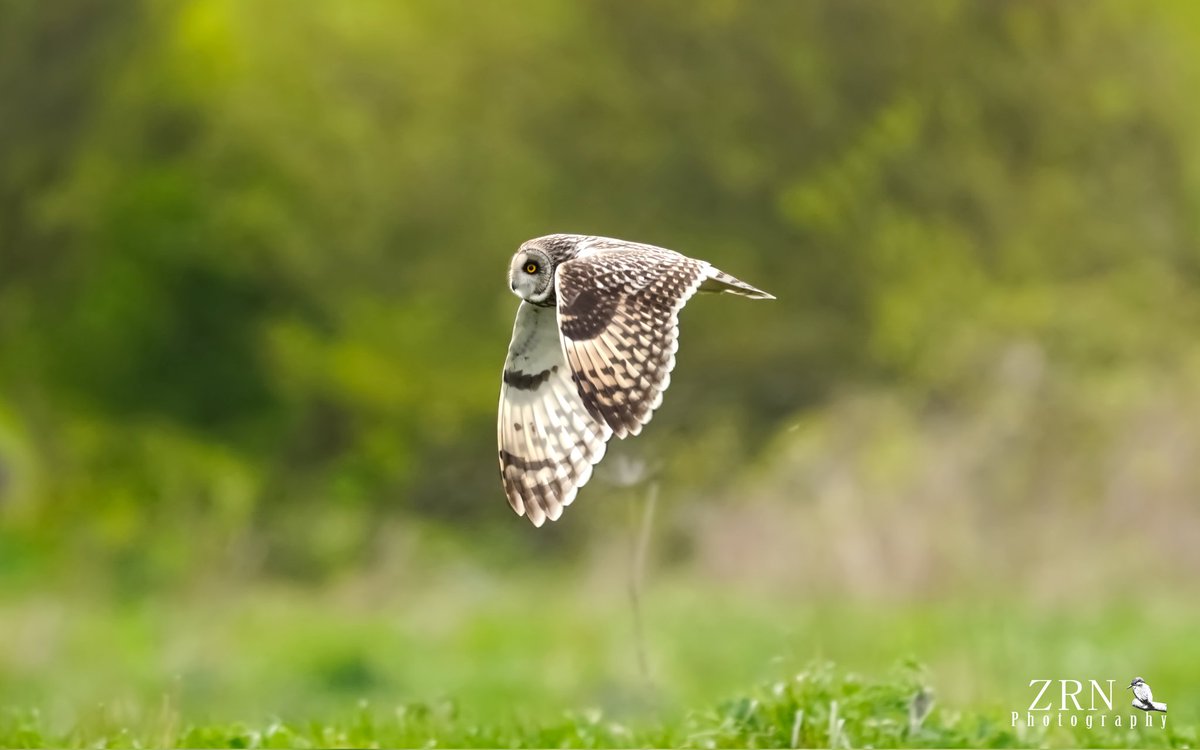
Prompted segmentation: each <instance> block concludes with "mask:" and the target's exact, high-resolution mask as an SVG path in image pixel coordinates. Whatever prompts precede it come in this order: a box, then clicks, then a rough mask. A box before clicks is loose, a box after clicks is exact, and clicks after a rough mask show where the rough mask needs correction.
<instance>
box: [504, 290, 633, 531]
mask: <svg viewBox="0 0 1200 750" xmlns="http://www.w3.org/2000/svg"><path fill="white" fill-rule="evenodd" d="M496 433H497V440H498V442H499V456H500V478H501V481H502V482H503V483H504V493H505V494H506V495H508V502H509V504H510V505H512V508H513V510H515V511H516V512H517V513H518V514H519V515H524V516H526V517H528V518H529V520H530V521H532V522H533V525H534V526H541V525H542V524H543V523H545V521H546V519H547V518H549V519H550V520H551V521H554V520H557V519H558V517H559V516H560V515H561V514H562V511H563V508H564V507H565V506H567V505H570V503H571V501H572V500H574V499H575V494H576V492H578V490H579V488H580V487H582V486H583V485H584V484H586V483H587V481H588V479H590V478H591V476H592V467H593V465H594V464H596V463H597V462H598V461H599V460H600V459H601V458H603V457H604V450H605V448H606V444H607V441H608V439H609V437H611V436H612V430H610V429H609V428H608V426H607V425H605V424H604V423H603V422H600V421H597V420H595V419H593V418H592V416H591V414H589V413H588V410H587V408H586V407H585V406H584V404H583V401H582V400H581V399H580V397H579V393H578V391H577V389H576V387H575V383H574V382H573V381H572V379H571V369H570V367H569V366H568V365H567V361H566V359H565V358H564V356H563V350H562V343H561V341H560V340H559V334H558V314H557V311H556V310H555V309H554V308H553V307H538V306H536V305H531V304H529V303H527V302H523V303H521V307H520V308H519V309H518V310H517V320H516V323H515V324H514V326H513V338H512V343H511V344H509V348H508V358H507V359H506V360H505V362H504V375H503V378H502V379H501V383H500V409H499V415H498V417H497V423H496Z"/></svg>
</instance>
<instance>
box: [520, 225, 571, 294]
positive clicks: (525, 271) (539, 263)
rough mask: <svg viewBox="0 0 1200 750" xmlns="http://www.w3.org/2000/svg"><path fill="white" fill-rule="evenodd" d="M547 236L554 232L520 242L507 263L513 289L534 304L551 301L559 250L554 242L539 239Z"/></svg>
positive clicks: (545, 238)
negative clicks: (509, 262) (508, 263)
mask: <svg viewBox="0 0 1200 750" xmlns="http://www.w3.org/2000/svg"><path fill="white" fill-rule="evenodd" d="M551 238H555V239H556V236H553V235H552V236H551V237H539V238H538V239H536V240H530V241H528V242H526V243H525V244H524V245H521V249H520V250H517V254H516V255H514V256H513V259H512V263H511V264H510V265H509V267H508V284H509V286H510V287H512V290H513V293H514V294H516V295H517V296H518V297H520V298H521V299H523V300H525V301H526V302H532V303H533V304H535V305H546V304H554V269H555V268H556V267H557V266H558V263H559V262H560V260H561V258H560V257H559V256H560V255H561V254H562V253H561V252H559V250H560V249H561V248H559V247H558V245H556V244H554V243H547V242H543V240H548V239H551Z"/></svg>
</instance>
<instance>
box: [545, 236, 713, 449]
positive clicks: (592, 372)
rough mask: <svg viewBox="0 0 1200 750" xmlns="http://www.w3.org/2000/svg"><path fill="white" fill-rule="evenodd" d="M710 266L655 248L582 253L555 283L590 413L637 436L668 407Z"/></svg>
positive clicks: (566, 345)
mask: <svg viewBox="0 0 1200 750" xmlns="http://www.w3.org/2000/svg"><path fill="white" fill-rule="evenodd" d="M710 268H711V266H710V265H709V264H708V263H705V262H704V261H700V260H694V259H692V258H688V257H686V256H684V255H680V254H679V253H675V252H672V251H670V250H666V249H663V248H657V247H652V246H649V245H632V246H631V247H629V248H627V249H605V250H597V251H593V252H590V253H585V254H581V255H580V256H579V257H578V258H576V259H574V260H569V261H567V262H565V263H563V264H562V265H560V266H559V267H558V271H557V274H556V278H555V284H556V293H557V295H558V319H559V328H560V330H561V331H562V342H563V351H564V352H565V353H566V359H567V363H568V364H569V365H570V367H571V377H572V378H573V379H574V381H575V384H576V386H577V387H578V391H579V396H580V397H581V398H582V399H583V404H584V406H586V407H587V411H588V413H590V414H591V415H592V417H594V418H595V419H596V420H597V421H599V422H601V423H603V424H605V425H607V426H608V427H610V428H611V429H612V431H613V433H614V434H615V435H617V437H621V438H623V437H626V436H627V435H636V434H638V433H639V432H641V429H642V425H644V424H646V423H647V422H649V421H650V418H651V416H653V413H654V410H655V409H657V408H658V406H659V404H661V403H662V394H663V391H665V390H666V388H667V386H668V385H669V384H670V382H671V370H672V369H673V368H674V367H675V352H676V351H677V350H678V348H679V310H680V309H681V308H682V307H683V305H684V303H686V302H687V301H688V299H689V298H690V297H691V296H692V295H693V294H695V293H696V290H697V289H698V288H699V287H700V284H701V283H702V282H703V281H704V280H705V279H707V278H708V277H709V269H710Z"/></svg>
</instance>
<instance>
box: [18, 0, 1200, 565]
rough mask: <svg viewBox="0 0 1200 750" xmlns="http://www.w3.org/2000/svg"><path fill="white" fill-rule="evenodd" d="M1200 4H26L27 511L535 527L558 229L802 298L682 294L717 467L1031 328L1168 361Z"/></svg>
mask: <svg viewBox="0 0 1200 750" xmlns="http://www.w3.org/2000/svg"><path fill="white" fill-rule="evenodd" d="M1183 12H1186V10H1185V9H1183V8H1182V6H1180V8H1175V6H1146V7H1136V8H1135V7H1131V6H1128V5H1127V4H1123V3H1116V2H1113V3H1105V2H1099V3H1091V4H1087V5H1072V6H1067V5H1057V4H1044V3H1034V2H1020V1H1012V2H995V3H976V2H970V1H968V0H939V2H934V3H927V4H923V5H920V6H910V5H904V6H900V5H894V4H887V3H878V2H867V1H860V0H851V1H850V2H846V1H844V0H838V1H836V2H823V3H783V2H780V3H770V2H769V3H754V4H738V3H731V2H727V1H726V0H702V1H700V2H674V1H673V2H665V3H656V4H651V5H647V4H644V3H638V2H635V1H634V0H622V1H621V2H598V1H592V0H588V1H587V2H582V3H567V2H557V1H556V0H527V2H524V3H521V4H520V6H519V7H513V6H510V5H488V4H473V3H464V2H439V1H434V0H428V1H425V0H422V1H421V2H409V3H403V4H395V3H388V2H383V0H368V1H366V2H359V3H354V4H345V3H337V2H332V1H331V0H322V1H320V2H312V3H306V4H301V5H295V4H284V3H280V2H277V1H276V2H271V1H270V0H267V1H265V2H261V3H240V2H236V0H172V1H171V2H166V3H148V2H143V3H140V4H138V3H134V4H131V5H126V6H123V7H122V9H120V10H116V9H113V8H110V7H109V6H104V7H101V4H99V3H96V2H92V1H91V0H69V2H65V3H58V4H55V5H54V6H53V7H50V6H46V5H45V4H40V3H36V2H32V1H29V2H23V1H15V0H14V1H10V2H8V3H6V4H4V5H3V6H2V7H0V50H3V51H2V52H0V54H2V55H3V57H2V58H0V60H2V62H0V99H2V100H3V101H6V102H19V103H20V105H19V106H15V107H9V108H7V110H6V113H5V116H4V117H3V118H0V384H2V385H3V395H2V396H0V398H2V399H3V401H4V402H5V405H6V406H7V408H8V409H9V410H10V411H11V413H12V414H13V415H14V416H13V417H12V419H11V420H10V421H11V422H12V423H13V424H14V425H16V427H15V428H14V434H18V435H20V436H21V437H20V440H19V441H18V442H20V443H21V444H22V445H23V446H25V448H24V450H27V451H28V452H30V453H31V454H32V455H33V456H35V458H34V459H33V460H32V463H33V464H34V465H35V466H37V467H39V468H38V469H37V470H36V472H35V473H38V474H39V476H40V480H39V482H38V483H37V486H38V487H39V488H40V489H39V490H38V493H37V494H38V497H39V500H38V501H37V503H36V505H37V506H38V507H39V508H41V511H40V512H41V513H43V514H44V517H45V518H46V519H47V520H48V522H49V521H54V520H61V519H62V518H64V517H65V516H66V515H67V514H70V515H71V516H72V517H73V518H78V519H79V521H80V524H81V527H87V523H86V519H90V518H93V517H96V518H99V517H105V518H109V519H114V518H115V519H121V520H119V521H113V522H112V523H111V524H109V525H108V526H106V525H104V524H99V525H98V526H97V527H96V528H97V529H99V528H101V527H103V528H109V526H111V529H110V531H106V532H100V531H95V535H97V538H98V539H99V541H97V542H96V544H98V545H99V546H100V547H104V546H105V545H122V544H124V545H132V544H135V543H136V542H137V540H139V539H142V538H144V537H145V536H146V535H147V534H149V533H150V531H151V530H152V529H156V528H157V530H159V531H161V529H162V528H163V527H162V524H164V523H165V524H167V525H171V524H175V525H178V526H180V528H183V529H188V528H192V527H193V525H194V523H195V522H196V519H197V518H206V517H207V516H208V515H209V514H211V516H212V517H213V520H212V521H211V523H212V524H214V527H215V528H217V532H214V533H216V534H217V536H218V537H219V538H221V539H226V538H228V537H229V536H230V535H236V534H238V533H241V530H242V529H243V528H244V527H245V526H246V524H250V523H257V524H259V525H260V526H261V527H263V528H267V527H271V526H272V525H273V524H275V523H277V522H278V520H279V519H280V518H282V517H284V516H286V515H287V514H289V513H298V514H299V515H298V516H297V517H298V518H300V519H302V520H305V521H312V520H313V519H316V518H327V517H328V518H334V517H338V518H341V517H345V518H353V519H357V520H356V521H355V522H354V523H353V524H351V525H350V527H348V528H361V529H362V533H363V534H369V533H370V530H371V529H373V528H378V527H379V525H378V524H376V523H374V521H376V520H378V519H379V518H380V517H382V516H385V515H390V514H399V515H405V514H418V515H425V516H433V517H453V518H456V519H461V518H463V517H464V515H465V516H466V517H468V518H478V517H484V516H487V517H496V518H497V519H498V520H502V521H508V520H509V519H508V518H507V516H505V515H504V514H503V513H501V512H497V508H499V507H501V506H502V502H501V500H500V497H499V493H498V490H497V487H496V486H495V485H496V482H495V477H494V467H493V463H494V460H493V452H494V447H493V444H492V442H493V441H492V437H491V436H492V420H493V410H494V408H495V399H496V395H497V383H496V380H497V374H498V371H499V368H500V364H501V361H502V359H503V354H504V349H505V344H506V342H507V336H508V333H509V330H510V326H511V320H512V314H513V311H514V309H515V301H514V300H513V299H512V298H511V297H509V296H508V295H507V293H506V290H505V288H504V285H503V283H501V278H502V274H503V269H504V268H505V263H506V262H507V257H508V254H509V252H510V251H511V250H512V249H513V248H514V247H515V246H516V245H517V244H518V242H520V241H521V240H523V239H525V238H527V237H530V236H535V235H539V234H543V233H548V232H552V231H578V232H590V233H598V234H608V235H612V236H619V237H627V238H632V239H638V240H642V241H647V242H654V243H658V244H662V245H665V246H668V247H673V248H676V249H679V250H681V251H684V252H687V253H689V254H693V255H696V256H698V257H703V258H706V259H709V260H711V261H713V262H714V263H716V264H717V265H719V266H721V267H723V268H726V269H727V270H729V271H731V272H733V273H736V274H737V275H739V276H741V277H743V278H746V279H747V280H750V281H752V282H753V283H756V284H759V285H761V286H763V287H764V288H767V289H769V290H771V291H772V292H774V293H775V294H777V295H778V297H779V302H778V303H777V304H775V305H774V306H772V307H771V308H769V310H764V309H756V310H751V309H749V308H748V307H746V306H738V305H736V304H735V303H733V302H730V303H729V304H716V303H705V304H698V305H695V306H693V307H689V309H688V311H687V312H686V313H685V315H686V316H687V317H688V318H689V326H688V328H687V330H686V331H685V334H684V344H683V346H684V352H683V355H682V357H681V360H682V363H683V366H682V367H681V368H680V371H679V373H678V376H677V377H676V378H675V380H674V385H673V388H672V392H671V395H670V397H669V398H668V404H670V403H671V402H677V403H685V402H686V403H689V404H691V405H692V407H693V408H689V409H678V408H676V409H672V408H670V407H669V406H668V408H665V409H664V410H663V411H662V412H661V413H660V414H659V416H658V417H657V418H656V427H655V430H657V431H660V432H661V433H662V434H665V435H673V434H678V433H683V432H687V433H691V434H692V436H693V437H692V438H691V439H690V440H675V441H668V442H671V445H672V446H673V447H672V449H673V450H675V451H678V452H679V456H681V458H680V460H681V461H683V462H684V463H687V464H689V465H690V466H693V467H700V466H701V465H703V464H708V463H709V462H708V461H707V459H708V458H710V457H711V456H710V455H709V454H711V453H714V452H715V451H716V448H713V447H711V446H722V450H731V451H734V452H737V451H740V452H741V455H734V456H730V457H727V458H724V459H723V460H724V461H726V463H725V464H724V466H725V467H731V466H734V465H737V460H738V459H740V458H743V457H745V456H747V455H749V454H750V453H751V452H752V451H754V450H755V449H756V447H757V446H758V445H761V444H762V442H763V441H765V440H767V439H769V438H770V436H771V435H772V434H774V431H775V430H776V428H777V427H778V426H779V425H780V424H782V423H784V422H785V421H786V420H789V419H791V418H792V415H794V414H796V413H797V412H798V411H800V410H802V409H806V408H812V407H814V406H817V405H819V404H821V403H822V402H823V401H825V400H826V399H828V398H830V396H831V394H834V393H836V392H837V391H838V390H839V389H841V388H845V387H847V385H848V384H855V383H864V382H872V381H873V382H876V383H883V384H888V385H890V386H894V387H898V388H904V389H909V390H911V391H912V392H914V393H918V394H922V393H937V394H941V395H942V396H949V397H954V396H955V394H959V395H961V394H963V393H967V392H969V390H970V389H971V388H972V387H973V385H974V384H977V383H978V382H979V380H980V379H979V377H978V376H979V372H980V369H981V368H986V367H988V366H989V364H988V363H990V362H992V361H993V358H992V355H994V353H995V352H996V351H998V350H999V349H1001V348H1002V347H1003V346H1004V345H1005V343H1006V342H1008V341H1011V340H1014V339H1031V340H1035V341H1037V342H1039V343H1040V345H1041V346H1043V347H1044V348H1045V349H1046V350H1048V351H1050V352H1052V355H1053V356H1054V357H1055V358H1056V359H1061V360H1062V361H1063V362H1065V363H1067V364H1068V365H1070V366H1075V367H1079V368H1094V367H1105V366H1109V365H1110V364H1111V363H1113V362H1116V361H1128V362H1145V361H1153V362H1159V363H1163V362H1169V361H1171V360H1172V358H1176V357H1180V356H1182V354H1183V353H1182V352H1181V343H1180V342H1182V341H1189V340H1190V336H1189V332H1190V331H1192V330H1194V328H1195V325H1196V324H1197V322H1200V321H1198V315H1200V310H1198V309H1197V308H1198V303H1197V301H1196V300H1197V298H1196V295H1195V287H1196V283H1197V280H1198V278H1200V277H1198V268H1200V266H1198V261H1200V258H1198V257H1197V247H1198V243H1197V239H1198V233H1200V223H1198V222H1197V220H1196V218H1195V217H1196V216H1197V215H1200V212H1197V210H1196V209H1197V207H1198V202H1200V159H1198V158H1197V145H1198V142H1200V141H1198V138H1197V133H1196V130H1195V128H1194V127H1193V125H1194V122H1195V117H1194V115H1195V112H1193V111H1192V110H1193V108H1194V107H1195V106H1196V105H1195V104H1194V103H1193V102H1192V99H1194V97H1189V96H1186V95H1185V94H1186V93H1187V92H1190V91H1192V90H1194V84H1195V83H1196V80H1195V71H1196V60H1195V53H1194V51H1193V50H1194V45H1192V46H1189V44H1188V43H1187V40H1185V39H1183V38H1182V37H1180V36H1178V33H1179V32H1177V31H1176V30H1175V27H1174V26H1173V25H1172V18H1174V16H1173V15H1172V14H1175V13H1183ZM722 302H723V303H724V302H725V301H724V300H723V301H722ZM688 331H691V332H692V333H688ZM696 331H704V332H705V333H704V334H703V335H700V334H698V333H695V332H696ZM1189 351H1190V348H1189ZM723 421H728V422H730V424H731V425H732V426H727V425H724V424H721V423H722V422H723ZM709 430H711V431H712V434H711V435H709V436H707V437H706V436H705V435H697V434H696V433H698V432H704V431H709ZM730 430H731V431H732V433H733V434H735V435H738V436H740V438H741V439H739V440H730V439H725V438H717V437H713V435H718V434H719V435H725V434H726V433H727V432H728V431H730ZM710 438H711V439H710ZM3 445H4V443H3V442H2V441H0V450H3V447H2V446H3ZM699 446H710V447H708V448H701V447H699ZM0 459H3V456H0ZM166 467H169V468H166ZM713 471H714V472H717V473H720V474H723V475H727V474H729V472H727V471H725V472H721V471H719V468H715V469H714V470H713ZM697 472H698V474H697V476H699V477H702V478H703V480H704V481H709V480H712V479H713V478H714V477H713V473H712V472H710V473H705V472H703V471H700V470H699V468H697ZM696 481H699V480H696ZM151 507H154V508H161V511H160V512H145V511H144V509H145V508H151ZM313 514H315V515H313ZM321 514H326V515H321ZM339 514H340V515H339ZM364 519H365V520H364ZM156 524H157V527H156ZM318 525H319V524H317V523H315V521H314V522H313V523H302V524H298V525H297V527H296V528H300V529H304V528H308V529H309V531H308V532H303V531H301V532H298V533H301V534H304V533H309V534H319V533H320V532H319V531H318V530H315V527H316V526H318ZM288 528H292V527H288ZM87 533H89V534H91V533H92V532H91V531H89V532H87ZM289 533H290V532H289ZM343 536H344V538H347V539H353V538H354V534H349V533H347V534H344V535H343ZM181 538H186V533H184V534H183V536H182V537H181ZM339 538H343V537H339ZM105 540H107V541H105ZM310 541H312V538H309V537H303V536H301V537H300V538H298V539H296V540H293V543H295V544H296V545H297V546H298V547H303V546H304V544H305V543H306V542H310ZM278 543H279V544H281V545H286V544H288V543H289V541H288V540H286V539H285V540H280V541H279V542H278ZM339 544H341V543H340V542H339ZM349 548H353V549H354V551H350V552H346V554H367V552H365V551H364V550H369V548H370V545H369V544H361V545H357V546H356V545H353V544H349V543H346V544H344V545H343V546H342V547H338V549H343V550H345V549H349ZM331 554H332V553H331ZM335 556H336V555H335ZM298 565H299V563H298Z"/></svg>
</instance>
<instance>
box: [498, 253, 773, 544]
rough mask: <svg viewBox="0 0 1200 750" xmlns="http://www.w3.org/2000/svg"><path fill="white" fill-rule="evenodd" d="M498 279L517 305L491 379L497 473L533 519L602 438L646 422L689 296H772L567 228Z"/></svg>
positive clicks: (597, 450)
mask: <svg viewBox="0 0 1200 750" xmlns="http://www.w3.org/2000/svg"><path fill="white" fill-rule="evenodd" d="M508 282H509V286H511V287H512V290H513V292H514V293H515V294H516V295H517V296H518V297H520V298H521V299H522V300H523V301H522V302H521V306H520V308H519V309H518V310H517V321H516V324H515V325H514V326H513V337H512V343H511V344H509V347H508V359H507V360H506V361H505V363H504V382H503V384H502V385H501V386H500V416H499V421H498V424H497V433H498V435H499V441H500V476H501V478H502V480H503V482H504V492H505V494H507V495H508V502H509V504H510V505H512V507H513V510H515V511H516V512H517V514H518V515H525V516H528V517H529V520H530V521H532V522H533V525H534V526H541V525H542V524H543V523H545V521H546V519H547V518H549V519H550V520H551V521H554V520H557V519H558V517H559V516H560V515H562V511H563V507H564V506H567V505H570V504H571V501H572V500H574V499H575V493H576V492H578V490H579V488H580V487H582V486H583V485H584V484H586V483H587V481H588V479H590V478H591V476H592V466H594V465H595V464H596V463H597V462H599V461H600V459H601V458H603V457H604V450H605V446H606V444H607V443H608V439H609V438H611V437H612V436H613V435H616V436H617V437H620V438H624V437H627V436H629V435H636V434H638V433H639V432H641V430H642V425H644V424H646V423H647V422H649V421H650V417H651V416H652V415H653V413H654V410H655V409H657V408H658V405H659V404H660V403H662V394H663V391H665V390H666V389H667V386H668V385H669V384H670V382H671V369H672V368H673V367H674V366H675V352H676V351H677V350H678V349H679V341H678V337H679V310H680V308H682V307H683V305H684V303H686V302H687V301H688V299H689V298H690V297H691V296H692V295H693V294H695V293H696V292H697V291H700V292H729V293H731V294H739V295H742V296H743V297H750V298H751V299H774V297H772V296H771V295H770V294H767V293H766V292H764V291H762V290H761V289H755V288H754V287H752V286H750V285H749V284H746V283H744V282H742V281H739V280H738V279H735V278H734V277H732V276H730V275H729V274H727V273H724V272H722V271H718V270H717V269H716V268H713V267H712V266H711V265H709V264H708V263H706V262H704V261H702V260H695V259H693V258H688V257H687V256H684V255H680V254H679V253H677V252H674V251H672V250H666V249H664V248H661V247H654V246H653V245H639V244H637V243H635V242H624V241H622V240H614V239H609V238H607V237H586V236H583V235H576V234H551V235H547V236H545V237H538V238H537V239H533V240H529V241H528V242H526V243H525V244H523V245H521V248H520V249H519V250H518V251H517V254H516V255H514V256H513V259H512V265H511V266H510V267H509V270H508Z"/></svg>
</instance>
